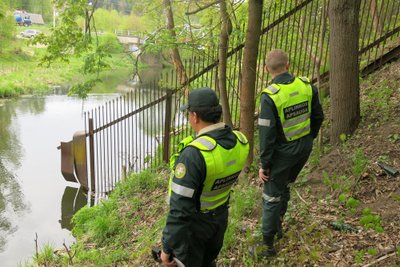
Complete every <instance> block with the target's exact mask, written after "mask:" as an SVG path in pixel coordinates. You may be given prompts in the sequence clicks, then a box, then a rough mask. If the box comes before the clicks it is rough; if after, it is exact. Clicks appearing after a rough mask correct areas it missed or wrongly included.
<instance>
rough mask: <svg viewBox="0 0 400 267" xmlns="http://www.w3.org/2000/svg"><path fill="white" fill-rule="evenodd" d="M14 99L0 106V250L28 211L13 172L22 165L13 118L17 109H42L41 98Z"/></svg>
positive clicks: (19, 111) (16, 129)
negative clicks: (17, 222) (29, 99)
mask: <svg viewBox="0 0 400 267" xmlns="http://www.w3.org/2000/svg"><path fill="white" fill-rule="evenodd" d="M15 101H16V100H11V101H9V102H7V103H5V104H3V105H2V106H0V113H1V116H0V155H1V158H0V233H1V235H0V252H2V251H4V249H5V246H6V243H7V237H8V236H10V235H11V234H13V233H14V232H15V231H17V230H18V227H17V225H16V224H15V222H16V221H18V219H19V218H21V217H22V216H23V215H24V214H25V213H26V212H29V207H30V206H29V204H28V202H27V200H26V199H25V196H24V194H23V191H22V189H21V185H20V183H19V179H18V176H17V175H16V170H17V169H18V168H19V167H20V166H21V158H22V147H21V144H20V141H19V139H18V134H19V132H18V127H16V126H15V125H14V124H13V121H14V120H15V118H16V115H17V113H22V114H24V113H33V114H40V113H41V112H43V111H44V101H43V99H39V98H35V99H32V101H19V102H15ZM16 103H18V104H16Z"/></svg>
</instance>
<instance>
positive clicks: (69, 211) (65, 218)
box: [59, 186, 94, 230]
mask: <svg viewBox="0 0 400 267" xmlns="http://www.w3.org/2000/svg"><path fill="white" fill-rule="evenodd" d="M93 203H94V202H93V201H92V203H90V205H93ZM87 204H88V198H87V194H85V192H84V190H83V189H82V187H79V188H77V187H71V186H67V187H65V190H64V194H63V196H62V199H61V220H59V223H60V224H61V228H62V229H68V230H71V229H72V223H71V219H72V217H73V216H74V214H75V213H76V212H77V211H78V210H80V209H81V208H83V207H84V206H85V205H87Z"/></svg>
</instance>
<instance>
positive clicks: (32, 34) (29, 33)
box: [20, 29, 41, 38]
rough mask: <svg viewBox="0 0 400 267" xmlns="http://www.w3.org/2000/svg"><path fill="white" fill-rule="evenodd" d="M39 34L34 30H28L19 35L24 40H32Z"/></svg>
mask: <svg viewBox="0 0 400 267" xmlns="http://www.w3.org/2000/svg"><path fill="white" fill-rule="evenodd" d="M39 33H41V31H39V30H34V29H28V30H25V31H23V32H21V33H20V35H21V36H22V37H25V38H32V37H35V36H36V35H38V34H39Z"/></svg>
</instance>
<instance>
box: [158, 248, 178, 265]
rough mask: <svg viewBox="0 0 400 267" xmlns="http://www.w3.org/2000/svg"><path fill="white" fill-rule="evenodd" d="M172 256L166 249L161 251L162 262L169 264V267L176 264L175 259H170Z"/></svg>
mask: <svg viewBox="0 0 400 267" xmlns="http://www.w3.org/2000/svg"><path fill="white" fill-rule="evenodd" d="M170 257H171V255H170V254H167V253H165V252H164V251H161V256H160V258H161V262H162V263H163V265H164V266H167V267H173V266H176V263H175V261H174V260H170Z"/></svg>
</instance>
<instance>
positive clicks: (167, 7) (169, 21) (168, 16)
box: [163, 0, 188, 94]
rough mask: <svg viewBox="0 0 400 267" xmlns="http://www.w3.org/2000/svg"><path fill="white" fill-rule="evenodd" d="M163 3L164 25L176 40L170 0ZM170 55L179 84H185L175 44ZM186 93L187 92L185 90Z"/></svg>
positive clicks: (183, 72) (185, 77) (164, 0)
mask: <svg viewBox="0 0 400 267" xmlns="http://www.w3.org/2000/svg"><path fill="white" fill-rule="evenodd" d="M163 5H164V14H165V25H166V27H167V29H168V30H169V32H170V34H171V36H172V38H173V39H174V40H176V32H175V22H174V14H173V12H172V6H171V1H170V0H163ZM170 55H171V59H172V63H173V64H174V66H175V69H176V73H177V75H178V81H179V83H180V84H186V82H187V80H188V78H187V75H186V71H185V67H184V66H183V64H182V60H181V56H180V54H179V50H178V47H177V46H176V45H175V46H174V47H173V48H171V50H170ZM186 94H187V92H186Z"/></svg>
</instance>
